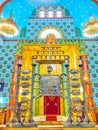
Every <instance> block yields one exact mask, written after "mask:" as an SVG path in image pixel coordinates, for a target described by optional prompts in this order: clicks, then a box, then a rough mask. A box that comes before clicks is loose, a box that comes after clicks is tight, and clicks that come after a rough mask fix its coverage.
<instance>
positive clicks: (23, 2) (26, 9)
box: [0, 0, 98, 30]
mask: <svg viewBox="0 0 98 130" xmlns="http://www.w3.org/2000/svg"><path fill="white" fill-rule="evenodd" d="M0 1H1V2H2V1H4V0H0ZM1 2H0V3H1ZM50 4H51V5H54V6H55V5H62V6H64V7H65V8H67V9H68V10H69V11H70V15H71V16H72V17H73V18H74V25H75V26H77V27H79V28H80V29H81V30H82V29H83V24H84V23H85V22H86V21H88V20H89V17H90V14H92V15H93V17H95V18H98V5H96V4H95V3H94V2H92V1H91V0H13V1H11V2H9V3H8V4H7V5H6V6H5V7H4V8H3V10H2V15H1V17H2V18H4V17H9V15H10V10H11V8H12V14H13V19H14V20H15V21H16V23H17V25H18V28H19V30H21V28H22V27H26V26H27V23H28V17H30V16H31V12H32V10H33V9H35V8H36V7H37V6H39V5H45V6H47V5H50Z"/></svg>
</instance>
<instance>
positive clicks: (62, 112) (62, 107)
mask: <svg viewBox="0 0 98 130" xmlns="http://www.w3.org/2000/svg"><path fill="white" fill-rule="evenodd" d="M60 114H61V115H64V102H63V99H62V98H60Z"/></svg>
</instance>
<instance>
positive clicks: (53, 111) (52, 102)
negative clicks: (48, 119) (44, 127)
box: [44, 96, 60, 115]
mask: <svg viewBox="0 0 98 130" xmlns="http://www.w3.org/2000/svg"><path fill="white" fill-rule="evenodd" d="M44 109H45V110H44V114H45V115H60V97H58V96H44Z"/></svg>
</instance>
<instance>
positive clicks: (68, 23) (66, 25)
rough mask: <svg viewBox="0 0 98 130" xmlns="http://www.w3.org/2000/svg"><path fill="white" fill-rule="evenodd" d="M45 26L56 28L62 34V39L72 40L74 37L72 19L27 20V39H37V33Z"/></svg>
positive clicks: (31, 18)
mask: <svg viewBox="0 0 98 130" xmlns="http://www.w3.org/2000/svg"><path fill="white" fill-rule="evenodd" d="M46 26H55V27H58V28H59V29H60V30H61V31H62V33H63V34H64V39H73V38H74V37H75V32H74V22H73V17H65V18H48V19H46V18H44V19H43V18H33V17H30V18H29V19H28V26H27V38H28V39H31V40H34V39H38V33H39V31H40V30H41V29H42V28H43V27H46Z"/></svg>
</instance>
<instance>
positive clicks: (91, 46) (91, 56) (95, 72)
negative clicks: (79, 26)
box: [85, 39, 98, 107]
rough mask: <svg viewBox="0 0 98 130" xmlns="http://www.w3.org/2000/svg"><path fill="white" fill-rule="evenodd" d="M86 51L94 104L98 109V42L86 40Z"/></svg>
mask: <svg viewBox="0 0 98 130" xmlns="http://www.w3.org/2000/svg"><path fill="white" fill-rule="evenodd" d="M85 49H86V52H87V53H88V61H89V69H90V77H91V81H92V88H93V96H94V102H95V104H96V106H97V107H98V40H96V39H95V40H94V39H93V40H85Z"/></svg>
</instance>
